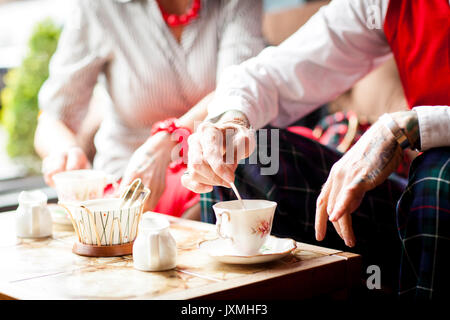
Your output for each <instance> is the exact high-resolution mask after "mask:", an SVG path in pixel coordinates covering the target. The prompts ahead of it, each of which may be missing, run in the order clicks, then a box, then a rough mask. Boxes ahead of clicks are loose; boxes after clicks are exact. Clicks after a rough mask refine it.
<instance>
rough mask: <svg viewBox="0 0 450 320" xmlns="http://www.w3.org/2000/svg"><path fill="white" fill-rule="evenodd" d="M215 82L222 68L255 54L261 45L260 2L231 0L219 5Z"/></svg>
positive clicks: (256, 0) (255, 0)
mask: <svg viewBox="0 0 450 320" xmlns="http://www.w3.org/2000/svg"><path fill="white" fill-rule="evenodd" d="M221 26H222V27H221V28H220V29H219V33H218V37H219V50H218V62H217V73H216V74H217V82H218V81H219V79H220V77H221V75H222V72H223V70H224V69H225V68H226V67H228V66H232V65H238V64H240V63H241V62H244V61H245V60H247V59H249V58H251V57H254V56H256V55H257V54H258V53H259V52H260V51H261V50H262V49H263V48H264V38H263V35H262V1H261V0H245V1H242V0H241V1H239V0H230V1H223V4H222V6H221Z"/></svg>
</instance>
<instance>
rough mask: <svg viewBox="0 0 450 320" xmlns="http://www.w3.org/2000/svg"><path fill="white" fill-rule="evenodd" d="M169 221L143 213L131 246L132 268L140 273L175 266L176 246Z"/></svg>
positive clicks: (153, 214) (156, 215) (152, 214)
mask: <svg viewBox="0 0 450 320" xmlns="http://www.w3.org/2000/svg"><path fill="white" fill-rule="evenodd" d="M169 226H170V224H169V221H168V220H167V219H166V218H164V217H163V216H161V215H159V214H155V213H150V212H147V213H144V214H143V215H142V219H141V222H140V223H139V233H138V236H137V238H136V240H135V241H134V244H133V264H134V267H135V268H136V269H138V270H142V271H163V270H169V269H173V268H175V266H176V258H177V246H176V242H175V239H174V238H173V237H172V235H171V234H170V231H169Z"/></svg>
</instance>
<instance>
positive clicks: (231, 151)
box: [181, 111, 255, 193]
mask: <svg viewBox="0 0 450 320" xmlns="http://www.w3.org/2000/svg"><path fill="white" fill-rule="evenodd" d="M188 143H189V152H188V159H189V160H188V170H187V171H186V174H184V175H183V177H182V179H181V181H182V183H183V185H184V186H185V187H186V188H188V189H190V190H192V191H194V192H197V193H205V192H211V191H212V189H213V186H225V187H230V183H231V182H233V181H234V171H235V170H236V167H237V164H238V162H239V160H241V159H244V158H247V157H248V156H249V155H250V154H251V153H252V151H253V149H254V148H255V136H254V130H253V129H250V128H249V124H248V121H247V118H246V117H245V115H244V114H242V113H240V112H237V111H231V112H228V113H225V114H224V115H223V116H222V117H221V118H220V119H219V120H218V121H217V122H215V123H213V122H210V121H205V122H203V123H201V124H200V125H199V127H198V129H197V131H196V132H195V133H194V134H192V135H191V136H190V137H189V139H188Z"/></svg>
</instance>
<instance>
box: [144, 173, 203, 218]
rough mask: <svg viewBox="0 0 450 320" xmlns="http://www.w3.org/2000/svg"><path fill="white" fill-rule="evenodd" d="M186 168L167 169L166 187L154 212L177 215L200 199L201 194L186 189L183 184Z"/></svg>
mask: <svg viewBox="0 0 450 320" xmlns="http://www.w3.org/2000/svg"><path fill="white" fill-rule="evenodd" d="M184 171H186V168H182V167H179V168H178V170H177V171H174V170H171V169H170V168H169V169H167V172H166V189H165V190H164V193H163V194H162V196H161V198H160V199H159V201H158V204H157V205H156V207H155V209H154V210H153V211H154V212H159V213H165V214H168V215H171V216H175V217H181V215H182V214H183V213H184V211H186V210H187V209H189V208H190V207H192V206H193V205H194V204H196V203H198V202H199V201H200V194H198V193H195V192H192V191H191V190H189V189H186V188H185V187H184V186H183V185H182V184H181V176H182V175H183V173H184Z"/></svg>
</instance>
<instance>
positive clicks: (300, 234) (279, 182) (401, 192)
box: [200, 129, 450, 296]
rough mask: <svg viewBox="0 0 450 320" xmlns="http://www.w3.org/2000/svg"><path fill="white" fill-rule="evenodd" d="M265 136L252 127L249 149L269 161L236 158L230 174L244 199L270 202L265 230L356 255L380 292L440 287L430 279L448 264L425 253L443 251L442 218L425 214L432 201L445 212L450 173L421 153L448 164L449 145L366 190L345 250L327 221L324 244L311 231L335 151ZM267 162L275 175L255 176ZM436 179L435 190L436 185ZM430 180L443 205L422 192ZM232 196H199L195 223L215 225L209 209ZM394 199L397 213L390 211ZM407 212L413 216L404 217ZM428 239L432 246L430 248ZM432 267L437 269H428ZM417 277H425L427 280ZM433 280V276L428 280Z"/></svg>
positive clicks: (282, 133)
mask: <svg viewBox="0 0 450 320" xmlns="http://www.w3.org/2000/svg"><path fill="white" fill-rule="evenodd" d="M272 132H273V130H259V132H258V134H257V140H258V144H257V145H258V148H257V151H256V152H259V153H260V152H261V150H262V152H263V154H266V155H268V154H269V153H270V156H269V157H267V156H266V157H265V159H264V161H249V159H246V160H245V161H243V162H242V163H241V164H240V165H239V166H238V168H237V170H236V180H235V184H236V187H237V188H238V189H239V192H240V193H241V196H242V197H244V198H250V199H267V200H271V201H276V202H277V203H278V206H277V210H276V213H275V218H274V222H273V227H272V234H273V235H276V236H279V237H291V238H293V239H295V240H297V241H301V242H306V243H311V244H315V245H320V246H325V247H329V248H334V249H338V250H345V251H352V252H355V253H359V254H361V255H362V258H363V265H365V266H369V265H378V266H379V267H380V270H381V274H382V276H381V280H382V283H383V285H384V287H385V288H391V289H393V290H395V291H399V292H400V293H402V294H409V295H411V294H414V295H415V296H419V293H420V292H422V289H421V288H420V287H422V286H423V287H424V288H428V289H430V290H434V288H436V286H437V284H438V283H439V282H440V280H439V279H437V278H436V277H440V273H439V270H441V269H442V268H446V267H448V264H446V265H445V264H444V263H443V262H441V261H440V260H439V258H438V259H433V258H432V257H431V256H434V255H433V251H432V250H431V249H433V250H434V249H435V248H434V247H437V248H438V249H437V250H439V251H435V254H439V253H441V252H442V251H441V250H443V251H445V250H446V247H443V248H442V249H441V246H440V245H437V244H436V243H437V242H439V243H440V242H441V241H444V239H445V241H448V239H449V238H450V233H449V232H448V231H449V229H448V227H446V228H442V227H441V226H440V221H442V218H441V219H440V220H439V219H438V218H439V216H436V215H435V216H433V215H432V212H431V211H433V210H432V207H433V208H435V207H436V206H437V205H436V202H438V203H439V205H438V206H437V207H439V208H443V209H442V211H441V215H443V214H444V213H447V214H448V213H449V212H448V210H449V203H448V201H449V193H448V181H450V178H449V177H448V176H449V174H450V173H449V169H450V168H446V167H445V166H443V167H442V166H441V167H442V168H443V169H442V170H443V171H444V172H445V173H444V174H443V173H441V172H440V171H439V170H437V169H428V163H429V161H433V160H431V159H430V160H428V158H429V157H428V154H430V155H435V156H434V158H433V159H434V161H436V166H438V165H439V164H441V165H442V164H444V163H445V161H443V160H447V162H448V159H449V158H450V148H445V149H444V148H442V149H436V150H433V151H430V152H425V153H423V154H422V155H421V156H419V158H418V159H417V160H416V161H414V165H413V166H412V168H411V173H410V178H409V181H407V180H406V179H403V178H401V177H399V176H396V175H395V174H393V175H391V176H390V177H389V179H387V180H386V181H385V182H384V183H383V184H382V185H380V186H378V187H377V188H375V189H374V190H371V191H369V192H367V193H366V196H365V198H364V200H363V202H362V203H361V206H360V207H359V208H358V210H357V211H356V212H354V213H353V214H352V221H353V229H354V232H355V236H356V240H357V243H356V246H355V247H354V248H351V249H350V248H348V247H346V246H345V244H344V242H343V241H342V240H341V239H340V237H339V236H338V234H337V233H336V231H335V230H334V228H333V226H332V224H331V223H329V224H328V229H327V235H326V237H325V240H324V241H321V242H317V241H316V240H315V230H314V220H315V209H316V200H317V197H318V196H319V194H320V190H321V188H322V185H323V184H324V183H325V181H326V179H327V177H328V174H329V172H330V170H331V167H332V166H333V164H334V163H335V162H336V161H338V160H339V159H340V157H341V156H342V154H340V153H339V152H338V151H336V150H334V149H331V148H329V147H326V146H324V145H322V144H320V143H318V142H315V141H312V140H310V139H307V138H304V137H302V136H299V135H297V134H294V133H291V132H289V131H287V130H278V129H276V131H275V132H277V134H278V136H276V135H275V136H272V134H271V133H272ZM271 138H274V141H271ZM275 139H276V140H275ZM267 150H269V151H270V152H268V151H267ZM277 155H278V156H277ZM436 155H437V156H436ZM250 158H251V157H250ZM267 158H272V161H273V162H274V161H277V162H278V168H277V169H278V170H276V172H275V173H274V174H262V173H263V172H264V169H266V172H267V169H268V168H269V167H270V166H273V163H268V161H267ZM277 158H278V159H277ZM258 159H259V157H258ZM263 163H264V164H263ZM419 163H421V164H422V165H419ZM449 167H450V166H449ZM269 171H270V170H269ZM416 171H420V172H421V174H416V173H415V172H416ZM429 175H436V177H437V176H438V175H440V178H436V179H439V180H433V179H431V178H430V179H424V178H423V177H425V176H426V177H428V176H429ZM443 181H446V189H445V188H443V187H442V186H441V185H444V184H445V182H443ZM437 182H439V186H440V187H439V186H436V185H437ZM433 183H434V190H435V193H436V189H437V190H440V192H441V193H442V194H439V196H440V198H442V197H446V201H442V200H441V201H439V199H436V197H433V195H434V194H435V193H434V194H432V193H430V192H428V191H426V190H429V188H430V187H429V184H433ZM405 189H406V191H405ZM424 191H426V192H428V193H427V195H426V196H424V197H422V198H421V199H422V201H423V203H420V204H413V203H414V201H415V199H416V198H417V195H416V192H424ZM233 199H235V196H234V194H233V192H232V190H231V189H228V188H224V187H215V188H214V190H213V191H212V192H211V193H207V194H204V195H202V196H201V200H200V203H201V210H202V220H203V221H205V222H209V223H215V215H214V212H213V210H212V205H214V204H215V203H217V202H220V201H227V200H233ZM399 199H400V201H399V204H398V208H399V209H398V210H396V206H397V201H398V200H399ZM433 201H434V202H433ZM425 203H426V204H425ZM422 209H425V210H428V211H430V212H431V213H430V214H429V215H427V216H426V217H422V216H420V215H419V212H421V210H422ZM435 211H436V209H435ZM435 211H433V212H435ZM411 212H413V213H414V215H415V216H418V217H420V218H414V219H411V218H409V215H410V213H411ZM433 217H434V218H433ZM433 219H436V220H433ZM425 222H426V223H427V225H430V226H431V225H433V222H434V225H435V229H433V230H430V231H429V232H431V231H433V232H431V233H430V234H433V235H434V236H433V237H428V236H425V238H426V239H423V237H422V235H421V233H420V232H421V231H422V227H421V228H419V225H418V224H422V223H425ZM438 224H439V228H438V227H437V225H438ZM410 225H411V226H410ZM430 228H431V227H430ZM438 232H439V234H438ZM441 232H446V233H445V234H444V233H441ZM428 238H430V239H428ZM420 239H422V240H420ZM431 239H432V241H433V244H436V245H433V246H431V247H430V245H429V243H430V242H431ZM425 242H426V243H425ZM447 246H448V244H447ZM430 250H431V251H430ZM447 252H448V251H447ZM433 260H436V261H435V263H431V262H432V261H433ZM428 263H429V265H430V266H433V265H434V268H432V267H426V266H425V265H428ZM438 264H439V269H438V268H437V267H436V265H438ZM363 269H364V270H362V272H363V274H362V277H365V278H367V273H366V270H365V268H363ZM399 270H400V276H399ZM447 270H450V269H447ZM422 277H429V278H430V280H425V279H422ZM433 277H434V278H435V279H434V280H431V279H432V278H433ZM424 281H425V282H424ZM430 281H431V282H430ZM425 283H426V284H425ZM447 284H450V283H449V282H447ZM439 285H440V284H439ZM416 288H419V289H417V290H416ZM423 290H425V289H423Z"/></svg>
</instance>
